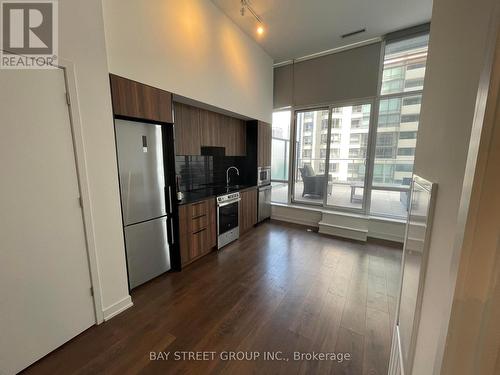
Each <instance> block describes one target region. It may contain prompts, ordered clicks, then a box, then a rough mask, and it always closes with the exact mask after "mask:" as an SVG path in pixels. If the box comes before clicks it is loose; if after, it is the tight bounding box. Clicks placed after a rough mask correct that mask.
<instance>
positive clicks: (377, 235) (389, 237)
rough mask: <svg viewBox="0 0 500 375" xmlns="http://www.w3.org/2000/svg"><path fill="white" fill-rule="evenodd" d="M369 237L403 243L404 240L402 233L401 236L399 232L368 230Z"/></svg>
mask: <svg viewBox="0 0 500 375" xmlns="http://www.w3.org/2000/svg"><path fill="white" fill-rule="evenodd" d="M369 237H371V238H377V239H379V240H386V241H391V242H399V243H403V242H404V235H403V236H401V235H399V234H393V233H383V232H373V231H372V232H370V235H369Z"/></svg>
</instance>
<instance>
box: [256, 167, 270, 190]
mask: <svg viewBox="0 0 500 375" xmlns="http://www.w3.org/2000/svg"><path fill="white" fill-rule="evenodd" d="M270 183H271V167H259V168H258V169H257V185H258V186H265V185H269V184H270Z"/></svg>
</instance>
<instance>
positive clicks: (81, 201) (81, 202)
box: [78, 197, 83, 208]
mask: <svg viewBox="0 0 500 375" xmlns="http://www.w3.org/2000/svg"><path fill="white" fill-rule="evenodd" d="M78 203H79V204H80V207H81V208H83V199H82V197H78Z"/></svg>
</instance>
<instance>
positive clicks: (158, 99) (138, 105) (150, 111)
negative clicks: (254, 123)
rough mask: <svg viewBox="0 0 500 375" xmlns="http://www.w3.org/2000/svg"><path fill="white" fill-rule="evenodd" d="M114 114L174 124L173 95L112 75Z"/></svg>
mask: <svg viewBox="0 0 500 375" xmlns="http://www.w3.org/2000/svg"><path fill="white" fill-rule="evenodd" d="M109 76H110V83H111V99H112V102H113V114H114V115H115V116H124V117H130V118H135V119H139V120H150V121H158V122H169V123H172V122H173V118H172V94H171V93H170V92H168V91H164V90H160V89H157V88H155V87H152V86H148V85H145V84H142V83H140V82H136V81H132V80H130V79H127V78H123V77H120V76H117V75H114V74H110V75H109Z"/></svg>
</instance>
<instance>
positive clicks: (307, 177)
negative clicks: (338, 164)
mask: <svg viewBox="0 0 500 375" xmlns="http://www.w3.org/2000/svg"><path fill="white" fill-rule="evenodd" d="M325 122H326V123H328V110H312V111H307V112H296V121H295V126H296V142H295V155H296V159H295V165H294V167H295V181H294V191H293V198H294V200H295V201H299V202H306V203H315V204H322V203H323V197H324V194H325V191H324V190H325V188H326V180H325V179H326V149H327V143H328V126H325ZM322 150H323V151H322Z"/></svg>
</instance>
